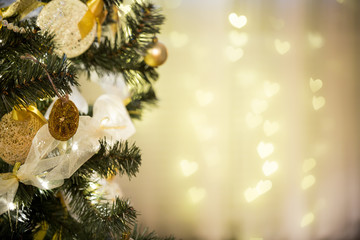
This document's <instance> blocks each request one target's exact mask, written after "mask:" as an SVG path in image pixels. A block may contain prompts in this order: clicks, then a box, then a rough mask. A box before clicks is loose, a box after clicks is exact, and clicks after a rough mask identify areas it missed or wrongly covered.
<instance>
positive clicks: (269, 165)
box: [262, 161, 279, 176]
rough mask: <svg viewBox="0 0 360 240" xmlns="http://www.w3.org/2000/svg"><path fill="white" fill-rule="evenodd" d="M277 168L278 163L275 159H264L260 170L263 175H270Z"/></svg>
mask: <svg viewBox="0 0 360 240" xmlns="http://www.w3.org/2000/svg"><path fill="white" fill-rule="evenodd" d="M278 168H279V164H278V163H277V162H275V161H265V163H264V164H263V166H262V170H263V173H264V175H265V176H270V175H272V174H273V173H275V172H276V171H277V170H278Z"/></svg>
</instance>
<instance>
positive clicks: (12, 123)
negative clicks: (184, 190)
mask: <svg viewBox="0 0 360 240" xmlns="http://www.w3.org/2000/svg"><path fill="white" fill-rule="evenodd" d="M43 125H44V122H43V121H42V120H41V119H40V118H39V117H38V116H37V115H35V114H33V113H29V114H28V117H27V118H26V119H25V120H23V121H17V120H14V118H13V115H12V113H8V114H6V115H4V116H3V117H2V118H1V121H0V157H1V158H2V159H3V160H4V161H5V162H7V163H9V164H11V165H14V164H15V162H21V163H24V162H25V160H26V157H27V155H28V153H29V150H30V147H31V143H32V140H33V138H34V136H35V135H36V133H37V131H38V130H39V129H40V128H41V127H42V126H43Z"/></svg>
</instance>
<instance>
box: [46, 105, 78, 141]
mask: <svg viewBox="0 0 360 240" xmlns="http://www.w3.org/2000/svg"><path fill="white" fill-rule="evenodd" d="M78 126H79V110H78V109H77V107H76V106H75V104H74V103H73V102H72V101H71V100H67V101H66V102H63V101H62V100H61V99H58V100H56V102H55V103H54V106H53V108H52V109H51V112H50V116H49V132H50V134H51V136H53V137H54V138H55V139H57V140H60V141H67V140H69V139H70V138H71V137H72V136H74V134H75V133H76V131H77V129H78Z"/></svg>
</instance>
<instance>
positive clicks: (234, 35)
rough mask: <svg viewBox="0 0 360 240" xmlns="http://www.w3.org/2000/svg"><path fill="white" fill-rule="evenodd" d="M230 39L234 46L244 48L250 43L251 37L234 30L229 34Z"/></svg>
mask: <svg viewBox="0 0 360 240" xmlns="http://www.w3.org/2000/svg"><path fill="white" fill-rule="evenodd" d="M229 39H230V42H231V44H233V45H234V46H236V47H243V46H244V45H246V43H247V42H248V41H249V35H248V34H247V33H246V32H239V31H237V30H232V31H230V33H229Z"/></svg>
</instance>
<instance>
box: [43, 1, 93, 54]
mask: <svg viewBox="0 0 360 240" xmlns="http://www.w3.org/2000/svg"><path fill="white" fill-rule="evenodd" d="M87 10H88V7H87V6H86V4H84V3H82V2H81V1H79V0H53V1H51V2H49V3H48V4H47V5H46V6H45V7H44V8H43V9H42V10H41V12H40V14H39V16H38V18H37V21H36V24H37V25H38V26H39V27H40V28H41V30H44V31H49V32H51V33H53V34H55V37H54V41H55V43H56V45H57V49H58V50H60V51H61V52H63V53H65V54H66V55H67V57H68V58H73V57H77V56H79V55H81V54H82V53H84V52H85V51H86V50H87V49H88V48H89V47H90V45H91V44H92V43H93V41H94V39H95V32H96V24H94V26H93V28H92V29H91V31H90V33H89V34H88V35H87V36H86V37H85V38H84V39H81V34H80V31H79V27H78V23H79V21H80V20H81V19H82V17H83V16H84V15H85V13H86V12H87ZM60 54H61V53H60Z"/></svg>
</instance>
